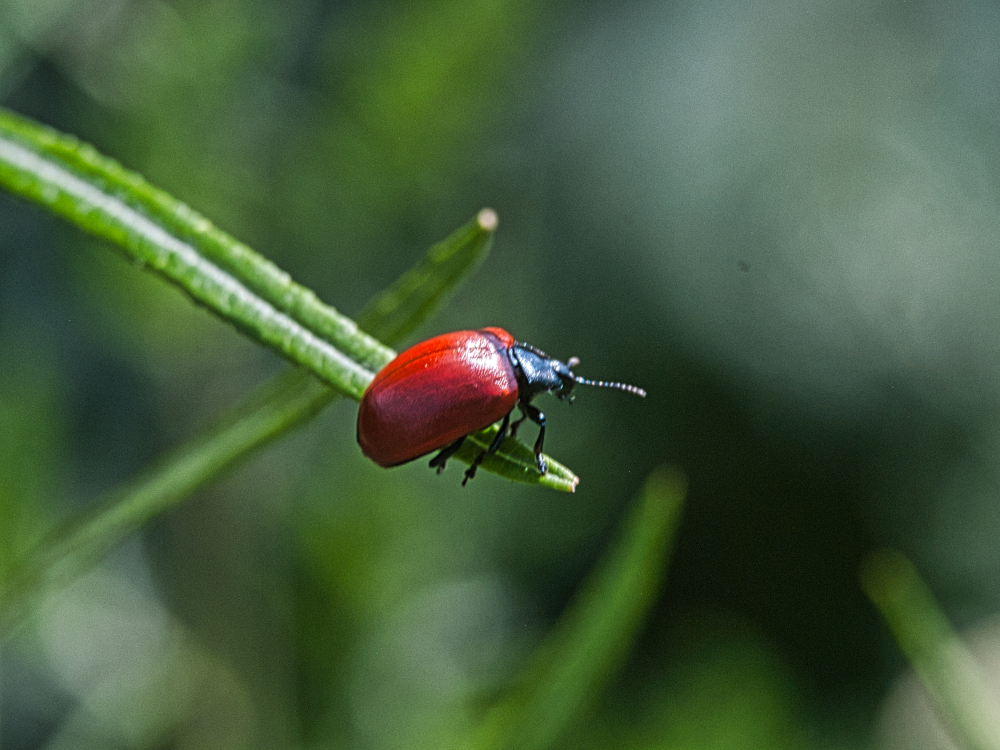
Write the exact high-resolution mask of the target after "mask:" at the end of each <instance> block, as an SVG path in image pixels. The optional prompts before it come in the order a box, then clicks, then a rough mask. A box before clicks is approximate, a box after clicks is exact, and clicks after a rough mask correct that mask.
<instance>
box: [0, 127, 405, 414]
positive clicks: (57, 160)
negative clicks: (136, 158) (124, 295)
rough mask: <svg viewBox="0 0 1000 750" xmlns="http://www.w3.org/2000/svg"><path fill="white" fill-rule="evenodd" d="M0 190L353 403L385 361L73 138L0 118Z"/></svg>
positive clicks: (372, 346)
mask: <svg viewBox="0 0 1000 750" xmlns="http://www.w3.org/2000/svg"><path fill="white" fill-rule="evenodd" d="M0 186H3V187H6V188H7V189H9V190H10V191H11V192H13V193H16V194H17V195H20V196H22V197H24V198H27V199H29V200H31V201H34V202H35V203H38V204H39V205H42V206H44V207H45V208H47V209H49V210H50V211H52V212H53V213H55V214H58V215H60V216H62V217H64V218H66V219H68V220H69V221H71V222H72V223H74V224H76V225H77V226H78V227H80V228H81V229H83V230H85V231H87V232H89V233H91V234H94V235H96V236H98V237H102V238H104V239H107V240H110V241H111V242H112V243H113V244H114V245H115V246H117V247H118V248H119V249H120V250H122V251H123V252H124V253H125V255H126V256H127V257H129V258H131V259H132V260H133V261H134V262H136V263H138V264H140V265H141V266H142V267H144V268H146V269H148V270H149V271H151V272H153V273H156V274H157V275H159V276H161V277H162V278H164V279H166V280H167V281H169V282H170V283H171V284H174V285H175V286H177V287H179V288H180V289H182V290H183V291H184V292H185V293H187V294H188V295H189V296H190V297H191V298H192V299H193V300H194V301H196V302H198V303H199V304H201V305H204V306H205V307H207V308H208V309H210V310H211V311H212V312H214V313H215V314H216V315H218V316H219V317H221V318H223V319H225V320H227V321H229V322H230V323H232V324H233V325H235V326H236V327H237V328H239V329H240V330H242V331H244V332H245V333H247V334H248V335H250V336H252V337H253V338H255V339H256V340H258V341H260V342H261V343H263V344H266V345H267V346H269V347H271V348H273V349H274V350H275V351H277V352H279V353H280V354H281V355H283V356H284V357H286V358H287V359H289V360H291V361H292V362H295V363H296V364H299V365H302V366H304V367H307V368H308V369H310V370H312V371H313V372H314V373H316V374H317V375H318V376H319V377H320V378H322V379H323V380H325V381H326V382H327V383H329V384H330V385H332V386H333V387H335V388H336V389H337V390H339V391H340V392H342V393H344V394H345V395H348V396H351V397H352V398H355V399H359V398H360V397H361V394H362V393H363V391H364V389H365V386H366V385H367V384H368V382H369V381H370V380H371V377H372V374H373V373H374V372H375V371H377V369H378V368H379V367H380V366H381V365H382V364H384V363H385V362H386V361H388V359H391V354H392V353H391V351H390V350H388V349H387V348H386V347H385V346H383V345H382V344H381V343H379V342H378V341H377V340H375V339H373V338H371V337H370V336H368V335H367V334H363V333H361V332H360V331H358V329H357V326H356V325H355V324H354V322H353V321H351V320H350V319H348V318H345V317H343V316H341V315H340V314H339V313H337V312H336V311H335V310H333V309H332V308H330V307H328V306H326V305H324V304H322V303H321V302H320V301H319V300H318V299H317V298H316V296H315V295H314V294H313V293H312V292H311V291H309V290H308V289H305V288H303V287H301V286H299V285H298V284H296V283H294V282H293V281H292V280H291V279H290V278H289V276H288V274H286V273H284V272H283V271H281V270H280V269H278V268H277V267H276V266H274V265H273V264H272V263H271V262H270V261H268V260H266V259H264V258H262V257H261V256H259V255H257V254H256V253H254V252H253V251H252V250H250V248H248V247H246V246H245V245H243V244H241V243H239V242H237V241H236V240H234V239H233V238H232V237H230V236H228V235H227V234H225V233H224V232H222V231H221V230H219V229H217V228H216V227H214V226H213V225H212V223H211V222H210V221H208V219H206V218H204V217H203V216H200V215H199V214H197V213H195V212H194V211H193V210H192V209H190V208H189V207H188V206H186V205H184V204H183V203H181V202H179V201H177V200H175V199H174V198H172V197H170V196H169V195H167V194H166V193H164V192H163V191H161V190H157V189H156V188H154V187H152V186H151V185H149V184H148V183H147V182H146V181H145V180H144V179H143V178H142V177H141V176H139V175H138V174H136V173H134V172H130V171H128V170H126V169H124V168H123V167H121V165H119V164H118V163H117V162H115V161H114V160H112V159H109V158H107V157H105V156H102V155H101V154H99V153H97V151H95V150H94V149H93V148H92V147H90V146H87V145H84V144H81V143H80V142H79V141H78V140H76V139H75V138H72V137H70V136H66V135H63V134H61V133H57V132H56V131H53V130H51V129H49V128H45V127H43V126H41V125H38V124H37V123H33V122H31V121H29V120H25V119H23V118H20V117H18V116H17V115H14V114H13V113H11V112H8V111H5V110H0Z"/></svg>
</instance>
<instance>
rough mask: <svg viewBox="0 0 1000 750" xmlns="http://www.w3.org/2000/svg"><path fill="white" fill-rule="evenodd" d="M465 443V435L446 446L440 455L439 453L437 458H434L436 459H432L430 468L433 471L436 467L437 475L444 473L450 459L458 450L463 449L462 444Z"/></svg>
mask: <svg viewBox="0 0 1000 750" xmlns="http://www.w3.org/2000/svg"><path fill="white" fill-rule="evenodd" d="M464 442H465V436H464V435H463V436H462V437H460V438H459V439H458V440H456V441H455V442H454V443H451V444H449V445H446V446H445V447H444V448H442V449H441V452H440V453H438V454H437V455H436V456H434V458H432V459H431V462H430V467H431V468H432V469H433V468H435V467H436V468H437V473H438V474H440V473H441V472H442V471H444V467H445V464H447V463H448V459H449V458H451V457H452V456H454V455H455V453H456V452H457V451H458V449H459V448H461V447H462V443H464Z"/></svg>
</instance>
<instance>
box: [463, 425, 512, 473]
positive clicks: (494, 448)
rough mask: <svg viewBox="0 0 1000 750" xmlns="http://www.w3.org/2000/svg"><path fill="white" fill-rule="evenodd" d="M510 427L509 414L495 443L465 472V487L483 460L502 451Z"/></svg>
mask: <svg viewBox="0 0 1000 750" xmlns="http://www.w3.org/2000/svg"><path fill="white" fill-rule="evenodd" d="M509 425H510V412H507V416H506V417H504V418H503V423H502V424H501V425H500V431H499V432H498V433H497V434H496V437H495V438H493V442H492V443H490V447H489V448H487V449H486V450H484V451H480V452H479V455H478V456H476V457H475V459H474V460H473V461H472V463H471V464H470V465H469V468H468V469H466V470H465V479H463V480H462V486H463V487H464V486H465V483H466V482H468V481H469V480H470V479H472V478H473V477H474V476H476V469H477V468H478V467H479V464H481V463H482V462H483V459H485V458H486V457H487V456H491V455H493V454H494V453H496V452H497V451H498V450H500V445H501V444H502V443H503V439H504V438H505V437H506V436H507V427H508V426H509ZM463 439H464V438H463ZM456 450H457V449H456Z"/></svg>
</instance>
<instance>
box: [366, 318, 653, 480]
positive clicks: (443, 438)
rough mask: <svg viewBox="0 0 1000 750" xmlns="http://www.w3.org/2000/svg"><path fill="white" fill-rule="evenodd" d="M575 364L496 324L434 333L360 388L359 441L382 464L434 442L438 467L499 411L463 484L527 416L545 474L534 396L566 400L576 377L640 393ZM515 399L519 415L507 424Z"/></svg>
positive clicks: (426, 450) (541, 424) (407, 457)
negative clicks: (492, 433) (579, 370)
mask: <svg viewBox="0 0 1000 750" xmlns="http://www.w3.org/2000/svg"><path fill="white" fill-rule="evenodd" d="M577 364H579V360H578V359H576V358H575V357H574V358H572V359H570V360H569V361H568V362H560V361H559V360H557V359H553V358H551V357H550V356H549V355H548V354H546V353H545V352H543V351H541V350H540V349H536V348H535V347H533V346H531V345H530V344H522V343H520V342H517V341H515V340H514V337H513V336H511V335H510V334H509V333H507V331H505V330H503V329H502V328H483V329H481V330H478V331H457V332H455V333H445V334H442V335H440V336H435V337H434V338H432V339H427V341H422V342H421V343H419V344H416V345H414V346H412V347H410V348H409V349H407V350H406V351H405V352H403V353H402V354H400V355H399V356H397V357H396V358H395V359H394V360H392V362H390V363H389V364H387V365H386V366H385V367H384V368H382V370H380V371H379V373H378V374H377V375H376V376H375V379H374V380H372V382H371V383H370V384H369V385H368V388H367V389H365V393H364V396H362V398H361V406H360V408H359V409H358V444H359V445H360V446H361V451H362V452H363V453H364V454H365V455H366V456H368V458H370V459H371V460H372V461H374V462H375V463H377V464H378V465H379V466H386V467H389V466H398V465H399V464H403V463H406V462H407V461H412V460H413V459H415V458H419V457H420V456H423V455H425V454H427V453H431V452H432V451H435V450H440V451H441V452H440V453H438V454H437V455H436V456H434V458H432V459H431V463H430V465H431V466H432V467H436V468H437V470H438V473H440V472H441V471H443V470H444V467H445V463H446V462H447V461H448V459H449V458H450V457H451V456H452V455H453V454H454V453H455V452H456V451H457V450H458V449H459V448H460V447H461V446H462V442H463V441H464V440H465V438H466V436H467V435H469V434H471V433H473V432H477V431H479V430H481V429H483V428H485V427H489V426H490V425H491V424H493V423H494V422H498V421H500V420H501V419H502V420H503V424H501V426H500V431H499V432H498V433H497V435H496V437H495V438H494V439H493V442H492V443H491V444H490V446H489V448H487V449H486V450H484V451H481V452H480V453H479V455H478V456H476V458H475V460H474V461H473V462H472V465H471V466H469V468H468V469H466V471H465V479H463V480H462V485H463V486H464V485H465V483H466V482H468V481H469V480H470V479H472V477H474V476H475V475H476V468H477V467H478V466H479V464H480V463H482V461H483V459H484V458H486V456H487V455H489V454H491V453H495V452H496V451H497V450H498V449H499V448H500V444H501V443H502V442H503V440H504V438H505V437H506V435H507V433H508V428H509V432H510V435H511V437H513V436H514V435H515V434H516V433H517V428H518V427H520V426H521V423H522V422H523V421H524V420H525V419H530V420H531V421H532V422H535V423H536V424H537V425H538V426H539V431H538V439H537V440H535V461H536V463H537V466H538V470H539V471H540V472H541V473H542V474H544V473H545V472H546V470H547V466H546V464H545V459H544V458H543V457H542V445H543V443H544V441H545V415H544V414H542V412H540V411H539V410H538V409H537V408H536V407H534V406H532V405H531V401H532V399H534V398H535V396H537V395H538V394H540V393H543V392H546V391H547V392H549V393H552V394H554V395H555V396H557V397H558V398H559V400H560V401H567V402H569V403H571V402H572V401H573V386H575V385H577V384H578V383H582V384H584V385H595V386H601V387H603V388H617V389H619V390H623V391H628V392H629V393H634V394H636V395H638V396H645V395H646V392H645V391H644V390H642V389H641V388H637V387H636V386H634V385H625V384H624V383H605V382H602V381H594V380H587V379H585V378H581V377H579V376H578V375H574V374H573V372H572V368H573V367H575V366H576V365H577ZM515 406H516V407H518V408H519V409H520V410H521V415H522V416H521V418H520V419H518V420H517V421H515V422H514V423H513V424H511V422H510V415H511V412H512V411H513V410H514V407H515Z"/></svg>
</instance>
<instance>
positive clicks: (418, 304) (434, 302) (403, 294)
mask: <svg viewBox="0 0 1000 750" xmlns="http://www.w3.org/2000/svg"><path fill="white" fill-rule="evenodd" d="M496 228H497V215H496V212H495V211H493V209H491V208H484V209H483V210H482V211H480V212H479V214H478V215H477V216H476V218H475V219H474V220H473V221H471V222H469V223H468V224H466V225H465V226H464V227H461V228H460V229H458V230H457V231H456V232H454V233H453V234H452V235H451V236H449V237H448V238H447V239H444V240H442V241H441V242H438V243H437V244H436V245H434V246H433V247H432V248H431V249H430V251H429V252H428V253H427V255H426V256H424V258H423V260H422V261H421V262H420V263H418V264H417V265H416V266H414V267H413V268H412V269H410V270H409V271H407V272H406V273H405V274H403V275H402V276H401V277H400V278H399V280H398V281H396V283H394V284H393V285H392V286H390V287H389V288H388V289H386V290H385V291H384V292H382V293H381V294H379V295H378V296H376V297H375V298H374V299H373V300H372V301H371V302H370V303H369V304H368V306H367V307H365V309H364V311H362V313H361V315H359V316H358V320H359V321H360V325H361V327H362V328H363V329H364V330H366V331H368V332H369V333H371V334H372V335H373V336H376V337H378V338H380V339H382V340H383V341H391V342H397V341H401V340H402V339H403V338H405V337H406V336H408V335H409V334H410V333H412V332H413V331H415V330H416V329H417V328H418V327H419V326H420V324H421V323H423V321H425V320H426V319H427V318H428V317H430V315H431V313H432V312H433V311H434V310H437V309H439V308H440V307H441V306H442V305H443V304H444V303H445V302H446V301H447V299H448V297H449V296H451V293H452V292H453V291H454V290H455V288H456V287H457V286H458V283H459V281H460V280H461V279H464V278H466V277H467V276H469V275H470V274H471V273H472V272H473V271H475V270H476V269H477V268H479V266H480V265H481V264H482V262H483V261H484V260H485V259H486V256H487V255H488V254H489V252H490V246H491V245H492V243H493V233H494V232H495V231H496ZM369 319H372V320H378V321H379V323H378V326H377V327H375V326H373V325H370V324H369V323H368V321H369Z"/></svg>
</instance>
